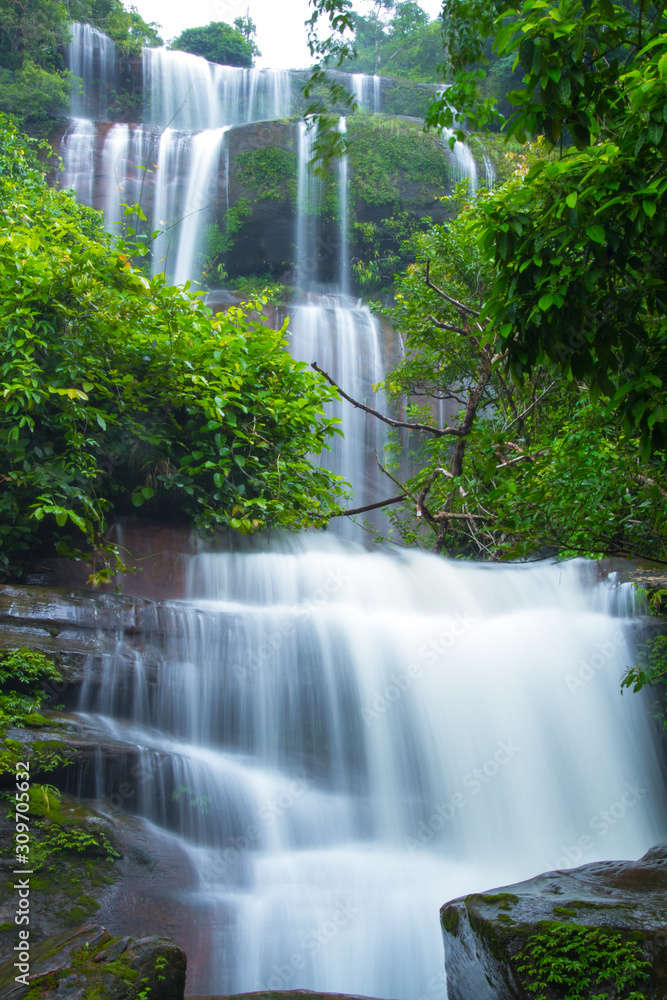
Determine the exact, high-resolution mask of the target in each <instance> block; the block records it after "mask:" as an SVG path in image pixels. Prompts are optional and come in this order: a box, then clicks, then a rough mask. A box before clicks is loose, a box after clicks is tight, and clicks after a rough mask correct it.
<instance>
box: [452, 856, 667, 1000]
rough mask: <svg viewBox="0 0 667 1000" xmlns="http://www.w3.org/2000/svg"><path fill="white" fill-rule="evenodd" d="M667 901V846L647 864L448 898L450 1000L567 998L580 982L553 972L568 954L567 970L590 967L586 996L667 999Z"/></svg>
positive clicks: (583, 985)
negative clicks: (574, 965) (574, 964)
mask: <svg viewBox="0 0 667 1000" xmlns="http://www.w3.org/2000/svg"><path fill="white" fill-rule="evenodd" d="M665 900H667V845H664V844H663V845H660V846H659V847H656V848H654V849H653V850H652V851H649V853H648V854H647V855H646V856H645V857H643V858H642V859H641V860H640V861H637V862H600V863H597V864H591V865H584V866H583V867H581V868H576V869H572V870H570V871H558V872H548V873H546V874H544V875H540V876H538V877H537V878H534V879H531V880H530V881H527V882H522V883H519V884H517V885H512V886H507V887H505V888H503V889H501V890H494V891H492V892H489V893H476V894H474V895H471V896H466V897H465V898H463V899H458V900H454V901H452V902H451V903H447V904H446V905H445V906H444V907H443V908H442V910H441V917H440V919H441V925H442V929H443V935H444V941H445V956H446V965H447V990H448V996H449V1000H531V998H534V997H535V996H536V995H539V996H542V997H544V998H545V1000H563V998H565V997H567V996H570V995H571V989H570V988H569V987H568V986H567V982H566V979H563V985H562V986H558V987H557V986H555V985H554V982H555V978H554V976H552V974H551V973H552V972H553V968H552V967H553V965H554V962H558V960H559V955H561V956H562V957H563V958H564V959H565V958H566V959H567V961H566V962H565V964H564V965H563V966H562V968H565V969H567V967H568V963H569V964H570V965H571V964H572V962H575V961H576V962H577V963H578V967H579V968H580V969H581V970H582V971H581V975H580V976H579V979H580V980H581V981H579V980H577V990H578V991H579V992H580V993H581V995H586V996H588V995H590V996H598V995H602V994H604V995H605V996H607V998H608V1000H626V998H627V997H629V996H630V995H631V994H632V995H633V996H634V997H635V998H636V1000H640V998H642V1000H665V997H667V933H666V932H665ZM550 963H551V964H550ZM562 968H561V970H560V972H559V976H561V972H562ZM577 975H579V973H578V974H577ZM624 977H625V981H624ZM561 979H562V976H561Z"/></svg>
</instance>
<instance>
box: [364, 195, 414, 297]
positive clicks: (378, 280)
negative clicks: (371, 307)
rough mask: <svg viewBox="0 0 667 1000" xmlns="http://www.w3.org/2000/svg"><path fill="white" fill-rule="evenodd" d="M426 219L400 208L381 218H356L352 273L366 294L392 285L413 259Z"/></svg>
mask: <svg viewBox="0 0 667 1000" xmlns="http://www.w3.org/2000/svg"><path fill="white" fill-rule="evenodd" d="M428 225H429V221H428V220H426V219H421V218H417V217H415V216H414V215H411V214H409V213H408V212H399V213H398V214H397V215H392V216H390V217H389V218H387V219H381V220H380V221H379V222H355V223H354V225H353V226H352V230H351V234H350V235H351V243H352V246H353V256H352V274H353V275H354V279H355V284H356V285H357V287H358V288H359V289H360V291H361V292H362V294H368V293H369V292H372V291H376V290H378V289H380V288H382V287H386V286H387V285H390V284H391V283H392V281H393V278H394V275H395V274H396V272H397V271H400V270H404V269H405V268H406V267H407V266H408V264H409V263H410V261H411V260H412V259H413V253H414V245H415V239H416V237H417V234H418V233H420V232H423V231H424V229H425V228H427V227H428Z"/></svg>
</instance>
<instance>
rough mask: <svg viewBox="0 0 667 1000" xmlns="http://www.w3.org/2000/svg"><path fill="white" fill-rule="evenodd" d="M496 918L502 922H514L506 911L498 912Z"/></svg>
mask: <svg viewBox="0 0 667 1000" xmlns="http://www.w3.org/2000/svg"><path fill="white" fill-rule="evenodd" d="M496 919H498V920H500V922H501V923H503V924H513V923H514V921H513V920H512V918H511V917H510V916H509V914H508V913H499V914H498V917H497V918H496Z"/></svg>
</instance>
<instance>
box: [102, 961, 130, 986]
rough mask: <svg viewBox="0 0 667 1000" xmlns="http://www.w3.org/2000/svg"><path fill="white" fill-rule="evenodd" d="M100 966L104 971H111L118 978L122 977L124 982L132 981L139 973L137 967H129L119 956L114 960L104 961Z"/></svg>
mask: <svg viewBox="0 0 667 1000" xmlns="http://www.w3.org/2000/svg"><path fill="white" fill-rule="evenodd" d="M102 968H103V969H104V972H105V973H111V975H113V976H116V977H117V978H118V979H122V980H123V982H124V983H133V982H134V981H135V980H136V978H137V976H138V975H139V970H138V969H131V968H130V966H129V965H125V963H124V962H123V961H122V959H120V958H118V959H116V961H115V962H105V963H104V965H103V966H102Z"/></svg>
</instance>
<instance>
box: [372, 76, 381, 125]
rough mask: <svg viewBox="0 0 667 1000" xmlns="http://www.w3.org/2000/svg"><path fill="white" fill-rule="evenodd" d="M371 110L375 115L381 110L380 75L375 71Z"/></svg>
mask: <svg viewBox="0 0 667 1000" xmlns="http://www.w3.org/2000/svg"><path fill="white" fill-rule="evenodd" d="M373 111H374V113H375V114H376V115H379V114H380V112H381V111H382V77H381V76H378V75H377V73H376V74H375V76H374V77H373Z"/></svg>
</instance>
